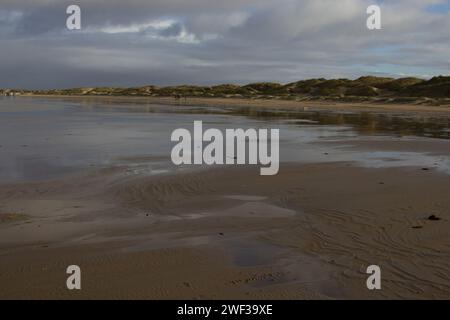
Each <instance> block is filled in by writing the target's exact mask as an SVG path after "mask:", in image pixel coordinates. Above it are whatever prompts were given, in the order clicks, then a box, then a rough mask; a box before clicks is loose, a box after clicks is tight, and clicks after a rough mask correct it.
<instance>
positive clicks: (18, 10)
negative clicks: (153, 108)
mask: <svg viewBox="0 0 450 320" xmlns="http://www.w3.org/2000/svg"><path fill="white" fill-rule="evenodd" d="M377 3H378V4H379V5H380V6H381V9H382V30H375V31H370V30H368V29H367V28H366V19H367V14H366V8H367V7H368V6H369V5H371V4H377ZM71 4H77V5H79V6H80V7H81V21H82V29H81V30H79V31H78V30H76V31H69V30H67V28H66V19H67V17H68V15H67V14H66V8H67V7H68V6H69V5H71ZM366 74H372V75H388V76H394V77H403V76H419V77H425V78H427V77H430V76H433V75H438V74H444V75H448V74H450V1H448V0H445V1H444V0H384V1H376V0H126V1H122V0H120V1H119V0H81V1H62V0H28V1H25V0H0V87H3V88H30V89H32V88H62V87H81V86H87V87H89V86H140V85H146V84H156V85H174V84H219V83H249V82H256V81H278V82H283V83H286V82H290V81H296V80H300V79H305V78H313V77H325V78H337V77H347V78H356V77H359V76H361V75H366Z"/></svg>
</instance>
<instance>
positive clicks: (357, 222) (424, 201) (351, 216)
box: [0, 162, 450, 299]
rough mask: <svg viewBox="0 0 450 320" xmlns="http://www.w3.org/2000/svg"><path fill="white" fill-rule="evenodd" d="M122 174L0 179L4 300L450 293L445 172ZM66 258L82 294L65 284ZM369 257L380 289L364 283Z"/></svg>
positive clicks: (321, 167) (309, 167)
mask: <svg viewBox="0 0 450 320" xmlns="http://www.w3.org/2000/svg"><path fill="white" fill-rule="evenodd" d="M123 170H124V168H121V167H116V168H110V169H101V170H91V171H88V172H86V173H85V174H84V175H81V176H73V177H71V178H70V179H67V178H66V179H60V180H54V181H47V182H33V183H17V184H7V185H1V186H0V203H1V207H0V216H1V217H4V219H3V218H2V219H1V223H0V259H1V266H2V267H1V268H2V272H1V273H0V283H1V284H2V289H1V290H0V298H3V299H5V298H6V299H10V298H20V299H24V298H32V299H47V298H49V299H58V298H64V299H78V298H106V299H133V298H144V299H145V298H152V299H168V298H188V299H210V298H213V299H220V298H234V299H315V298H319V299H383V298H394V299H396V298H415V299H424V298H429V299H431V298H438V299H448V298H450V280H449V279H450V233H449V232H448V230H449V229H450V216H449V214H450V198H449V197H448V194H449V191H450V185H449V176H448V174H444V173H441V172H439V171H437V170H434V169H431V170H423V168H420V167H408V168H361V167H358V166H355V165H354V164H352V163H347V162H336V163H324V164H304V165H300V164H282V166H281V170H280V173H279V174H278V175H277V176H273V177H261V176H259V175H258V170H257V168H253V167H239V168H227V169H223V168H211V169H208V170H205V171H203V172H202V173H201V174H198V173H195V172H192V173H189V172H187V173H178V174H176V175H171V174H167V175H161V176H149V177H129V176H126V175H123V174H122V173H123ZM430 215H435V216H437V217H439V218H440V220H439V221H431V220H429V219H428V217H429V216H430ZM7 217H8V218H7ZM72 264H76V265H79V266H80V267H81V269H82V290H81V291H78V292H72V291H68V290H67V289H66V288H65V279H66V274H65V269H66V268H67V266H68V265H72ZM372 264H377V265H379V266H380V267H381V269H382V279H383V287H382V290H380V291H369V290H367V288H366V277H367V275H366V274H365V270H366V268H367V266H369V265H372Z"/></svg>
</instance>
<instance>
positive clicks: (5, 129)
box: [0, 97, 450, 183]
mask: <svg viewBox="0 0 450 320" xmlns="http://www.w3.org/2000/svg"><path fill="white" fill-rule="evenodd" d="M194 120H202V121H203V123H204V129H205V130H206V129H207V128H209V127H214V128H218V129H222V130H224V129H226V128H230V129H234V128H244V129H245V128H279V129H280V139H281V141H280V161H281V162H282V163H283V162H301V163H315V162H330V161H354V162H356V163H357V164H359V165H362V166H367V167H383V166H399V167H402V166H418V167H432V168H435V169H436V170H439V171H442V172H446V173H450V156H449V150H450V140H449V135H450V130H449V128H450V126H449V123H448V119H429V118H428V119H427V118H413V117H404V116H401V115H400V116H395V115H394V116H393V115H386V114H368V113H348V112H346V113H338V112H319V111H305V112H298V111H296V112H287V111H285V110H284V111H283V110H281V111H279V110H277V111H270V110H259V109H255V108H252V109H249V108H214V107H202V108H200V107H186V106H161V105H151V104H146V103H142V102H139V103H138V102H131V101H130V102H127V103H123V102H120V103H115V102H111V101H109V102H104V101H102V100H95V99H89V100H75V99H45V98H28V97H22V98H21V97H14V98H10V97H3V98H0V183H7V182H21V181H29V180H47V179H55V178H58V177H61V176H63V175H66V174H70V173H76V172H79V171H81V170H85V169H87V168H92V167H103V166H111V165H124V166H126V167H127V168H128V170H127V173H128V174H130V175H133V174H135V175H142V174H150V175H151V174H163V173H167V172H172V171H176V170H180V168H178V167H176V166H174V165H173V164H172V163H171V162H170V152H171V149H172V147H173V145H174V144H173V143H172V142H171V141H170V135H171V133H172V131H173V130H175V129H177V128H187V129H189V130H192V129H193V122H194ZM372 140H373V141H377V142H380V141H382V143H391V144H392V143H394V144H398V145H401V144H402V143H410V142H411V141H412V142H413V146H414V147H413V148H411V147H409V149H408V148H406V149H404V148H403V149H402V148H399V149H398V150H396V147H394V148H392V147H391V148H390V149H388V150H385V149H384V148H383V147H382V146H381V147H380V144H377V146H376V147H373V148H370V147H369V148H364V149H360V148H357V147H352V145H354V144H355V141H356V142H358V141H366V142H367V141H368V142H370V141H372ZM430 145H433V146H434V147H433V148H431V149H432V151H430V150H429V149H430V148H428V147H426V148H422V147H423V146H430ZM181 169H183V168H181ZM184 169H189V168H186V167H185V168H184Z"/></svg>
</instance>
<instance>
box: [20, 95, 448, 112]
mask: <svg viewBox="0 0 450 320" xmlns="http://www.w3.org/2000/svg"><path fill="white" fill-rule="evenodd" d="M22 97H24V98H27V97H28V98H30V99H32V98H38V97H42V98H45V99H56V100H60V99H67V100H74V101H85V102H89V101H92V100H94V101H103V102H106V103H108V102H110V103H114V104H115V103H127V104H130V103H135V104H136V103H147V104H160V105H181V106H200V107H219V108H223V107H234V108H235V107H251V108H258V109H260V108H269V109H273V108H275V109H288V110H291V111H294V110H303V109H305V108H312V109H315V110H321V111H356V112H363V111H366V112H385V113H404V114H407V115H430V116H445V117H448V116H449V114H450V106H449V105H438V106H434V105H423V104H419V102H418V103H417V104H413V103H405V104H401V103H377V102H344V101H343V102H335V101H327V100H305V101H302V100H297V101H296V100H283V99H264V98H260V99H245V98H197V97H187V98H186V99H184V98H183V99H175V98H173V97H132V96H123V97H121V96H58V95H29V96H27V95H24V96H22ZM127 107H128V108H132V106H130V105H128V106H127Z"/></svg>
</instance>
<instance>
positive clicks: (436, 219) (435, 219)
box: [427, 214, 442, 221]
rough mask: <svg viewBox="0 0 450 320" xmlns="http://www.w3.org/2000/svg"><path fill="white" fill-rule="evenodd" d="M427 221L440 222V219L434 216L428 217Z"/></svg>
mask: <svg viewBox="0 0 450 320" xmlns="http://www.w3.org/2000/svg"><path fill="white" fill-rule="evenodd" d="M427 219H428V220H430V221H440V220H442V219H441V218H439V217H437V216H435V215H434V214H432V215H431V216H429V217H428V218H427Z"/></svg>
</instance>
